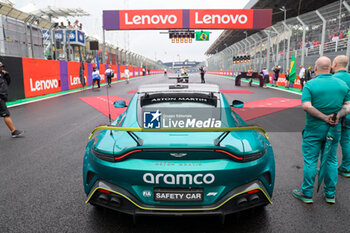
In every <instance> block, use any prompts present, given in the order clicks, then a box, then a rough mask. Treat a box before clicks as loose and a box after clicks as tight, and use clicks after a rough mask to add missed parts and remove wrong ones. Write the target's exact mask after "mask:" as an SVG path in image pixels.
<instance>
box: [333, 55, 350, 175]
mask: <svg viewBox="0 0 350 233" xmlns="http://www.w3.org/2000/svg"><path fill="white" fill-rule="evenodd" d="M348 62H349V59H348V57H347V56H344V55H339V56H337V57H336V58H334V61H333V66H332V68H333V71H334V72H335V73H334V75H333V77H335V78H338V79H340V80H342V81H344V82H345V83H346V84H347V86H348V87H349V88H350V74H349V73H348V72H347V70H346V67H347V65H348ZM340 145H341V148H342V153H343V159H342V163H341V165H340V167H339V168H338V171H339V174H340V175H342V176H344V177H350V115H347V116H346V117H344V118H343V120H342V131H341V140H340Z"/></svg>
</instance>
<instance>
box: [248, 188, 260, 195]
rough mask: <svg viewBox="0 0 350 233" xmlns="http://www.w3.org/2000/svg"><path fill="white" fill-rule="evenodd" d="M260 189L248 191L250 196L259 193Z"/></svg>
mask: <svg viewBox="0 0 350 233" xmlns="http://www.w3.org/2000/svg"><path fill="white" fill-rule="evenodd" d="M258 192H259V189H254V190H250V191H248V194H253V193H258Z"/></svg>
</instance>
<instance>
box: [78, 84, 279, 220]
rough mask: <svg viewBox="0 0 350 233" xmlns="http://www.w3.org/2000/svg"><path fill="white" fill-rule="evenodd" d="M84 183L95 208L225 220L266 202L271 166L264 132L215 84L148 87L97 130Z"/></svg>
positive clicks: (87, 157)
mask: <svg viewBox="0 0 350 233" xmlns="http://www.w3.org/2000/svg"><path fill="white" fill-rule="evenodd" d="M233 105H234V106H236V107H241V105H242V103H241V102H240V101H238V102H237V101H236V102H235V101H234V103H233ZM115 106H116V107H124V106H125V103H123V102H117V103H115ZM98 130H102V131H99V133H98V134H97V133H96V132H95V131H98ZM83 178H84V189H85V193H86V195H87V201H86V202H87V203H90V204H93V205H98V206H103V207H106V208H111V209H114V210H117V211H120V212H124V213H128V214H132V215H139V214H140V215H141V214H149V215H154V214H170V215H172V214H184V215H185V214H193V215H200V214H213V215H221V216H225V215H226V214H230V213H233V212H237V211H241V210H244V209H248V208H254V207H257V206H264V205H267V204H269V203H271V197H272V193H273V188H274V180H275V161H274V155H273V150H272V147H271V145H270V143H269V141H268V139H267V136H266V134H265V131H264V130H263V129H261V128H259V127H251V126H248V125H247V124H246V123H245V122H244V121H243V120H242V119H241V118H240V117H239V116H238V115H237V114H236V113H235V112H234V111H232V109H231V106H230V105H229V104H228V102H227V100H226V99H225V97H224V95H223V94H222V93H221V92H220V90H219V88H218V87H217V86H216V85H210V84H183V85H172V84H159V85H145V86H142V87H140V88H139V90H138V92H137V93H136V94H135V95H134V96H133V98H132V99H131V101H130V104H129V106H127V109H126V111H125V112H124V113H123V114H121V115H120V116H119V117H118V118H117V119H116V120H115V121H114V122H113V123H112V125H111V126H104V127H99V128H96V130H94V132H93V134H92V135H91V140H90V141H89V142H88V144H87V146H86V150H85V154H84V166H83Z"/></svg>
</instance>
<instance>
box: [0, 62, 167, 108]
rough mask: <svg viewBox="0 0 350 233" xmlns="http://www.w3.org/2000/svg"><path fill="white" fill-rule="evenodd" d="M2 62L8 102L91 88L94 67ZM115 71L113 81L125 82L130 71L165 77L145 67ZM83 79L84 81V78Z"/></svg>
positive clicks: (116, 67) (102, 69)
mask: <svg viewBox="0 0 350 233" xmlns="http://www.w3.org/2000/svg"><path fill="white" fill-rule="evenodd" d="M0 61H1V62H2V63H3V64H4V65H5V70H6V71H8V72H9V73H10V75H11V84H10V86H9V101H10V102H11V101H16V100H20V99H26V98H31V97H37V96H43V95H48V94H52V93H59V92H62V91H68V90H74V89H77V88H82V87H83V85H82V84H84V83H85V86H90V85H91V84H92V68H93V66H96V65H95V64H92V63H80V62H66V61H57V60H44V59H33V58H19V57H5V56H1V57H0ZM107 67H108V65H107V64H100V69H99V71H100V75H101V83H106V82H107V80H106V77H105V75H104V73H105V70H106V69H107ZM111 69H112V70H113V71H114V74H115V75H114V77H113V78H112V81H117V80H123V79H125V76H124V72H125V70H126V69H128V70H129V74H130V78H134V77H139V76H146V75H153V74H163V72H164V71H163V70H155V69H148V68H147V69H145V72H143V68H142V67H132V66H129V67H128V66H122V65H111ZM81 76H83V77H81Z"/></svg>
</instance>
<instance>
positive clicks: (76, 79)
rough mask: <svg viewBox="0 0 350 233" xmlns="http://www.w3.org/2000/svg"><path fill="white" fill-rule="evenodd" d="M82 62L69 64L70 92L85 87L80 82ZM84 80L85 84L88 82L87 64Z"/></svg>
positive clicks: (85, 65)
mask: <svg viewBox="0 0 350 233" xmlns="http://www.w3.org/2000/svg"><path fill="white" fill-rule="evenodd" d="M80 65H81V63H80V62H68V86H69V90H72V89H75V88H80V87H83V85H81V82H80ZM84 78H85V83H88V80H87V64H86V63H85V64H84Z"/></svg>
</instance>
